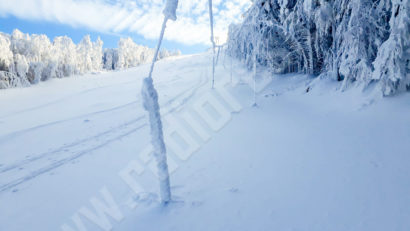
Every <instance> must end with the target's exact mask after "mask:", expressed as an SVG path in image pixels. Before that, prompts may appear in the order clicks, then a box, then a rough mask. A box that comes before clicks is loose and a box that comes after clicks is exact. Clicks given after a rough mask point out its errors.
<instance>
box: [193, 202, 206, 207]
mask: <svg viewBox="0 0 410 231" xmlns="http://www.w3.org/2000/svg"><path fill="white" fill-rule="evenodd" d="M203 204H204V202H202V201H192V202H191V207H195V208H197V207H200V206H202V205H203Z"/></svg>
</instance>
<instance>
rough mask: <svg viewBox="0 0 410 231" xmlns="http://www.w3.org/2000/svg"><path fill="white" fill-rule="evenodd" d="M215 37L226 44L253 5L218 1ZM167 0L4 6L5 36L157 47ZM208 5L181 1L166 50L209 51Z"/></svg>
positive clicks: (0, 20)
mask: <svg viewBox="0 0 410 231" xmlns="http://www.w3.org/2000/svg"><path fill="white" fill-rule="evenodd" d="M213 2H214V14H215V34H216V37H218V39H219V40H220V41H221V43H222V42H223V41H225V40H226V33H227V30H228V26H229V24H230V23H237V22H239V21H240V20H241V14H242V13H243V12H244V11H245V10H246V9H247V8H248V7H249V6H250V1H249V0H224V1H222V0H214V1H213ZM163 4H164V0H138V1H135V0H0V31H2V32H5V33H11V32H12V31H13V30H14V29H16V28H17V29H19V30H21V31H22V32H24V33H30V34H33V33H34V34H46V35H47V36H48V37H49V38H51V39H53V38H54V37H56V36H62V35H67V36H69V37H71V38H72V39H73V41H74V42H75V43H78V42H79V41H80V40H81V39H82V37H84V35H87V34H90V35H91V38H92V39H93V40H95V39H96V38H97V37H98V36H99V37H101V39H102V40H103V41H104V47H107V48H108V47H109V48H112V47H116V46H117V42H118V40H119V38H120V37H131V38H132V39H133V40H134V41H135V42H136V43H138V44H142V45H146V46H149V47H155V45H156V38H157V37H158V34H159V30H160V28H159V27H160V25H161V23H162V20H163V17H162V14H161V12H162V9H163ZM207 7H208V3H207V0H179V8H178V12H177V14H178V15H177V16H178V20H177V21H176V22H172V21H171V22H169V23H168V26H167V31H166V34H165V41H164V43H163V47H164V48H167V49H169V50H174V49H179V50H181V51H182V53H184V54H192V53H199V52H202V51H204V50H205V49H206V48H207V47H209V45H210V44H209V37H210V33H209V15H208V8H207Z"/></svg>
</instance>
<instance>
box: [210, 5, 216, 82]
mask: <svg viewBox="0 0 410 231" xmlns="http://www.w3.org/2000/svg"><path fill="white" fill-rule="evenodd" d="M209 20H210V24H211V43H212V88H214V83H215V40H214V15H213V13H212V0H209Z"/></svg>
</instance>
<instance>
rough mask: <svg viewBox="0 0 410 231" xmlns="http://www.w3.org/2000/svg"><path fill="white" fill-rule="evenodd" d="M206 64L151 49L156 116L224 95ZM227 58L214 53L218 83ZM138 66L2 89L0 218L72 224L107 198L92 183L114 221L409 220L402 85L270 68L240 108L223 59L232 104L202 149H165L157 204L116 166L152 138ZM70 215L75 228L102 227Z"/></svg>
mask: <svg viewBox="0 0 410 231" xmlns="http://www.w3.org/2000/svg"><path fill="white" fill-rule="evenodd" d="M210 64H211V56H210V55H209V54H202V55H194V56H182V57H179V58H172V59H166V60H162V61H160V62H158V65H157V66H156V67H157V69H156V70H155V71H154V75H153V78H154V84H155V86H156V88H157V90H158V93H159V100H160V105H161V113H162V115H163V117H164V118H167V117H169V116H170V115H172V116H175V117H176V118H177V120H178V121H181V117H180V115H181V114H182V113H183V112H184V111H189V112H190V111H192V110H193V109H192V108H194V105H195V103H196V102H197V101H198V100H200V99H201V97H203V96H206V95H207V94H213V95H214V96H215V97H216V99H219V100H221V99H222V98H221V97H220V96H219V95H218V94H217V92H216V90H211V89H210V88H211V80H210V76H211V66H210ZM224 64H225V65H224ZM230 69H231V68H230V61H229V59H228V58H226V59H225V58H224V57H223V56H222V57H220V59H219V64H218V66H217V69H216V77H215V79H216V85H217V86H218V84H219V85H221V82H222V81H225V82H226V80H228V82H229V81H230ZM147 73H148V66H146V65H144V66H140V67H137V68H132V69H129V70H125V71H118V72H107V73H100V74H89V75H84V76H78V77H72V78H66V79H53V80H50V81H48V82H44V83H40V84H38V85H35V86H32V87H30V88H19V89H7V90H2V91H0V190H1V192H0V230H7V231H21V230H61V226H62V225H63V224H67V226H70V227H72V228H73V230H80V229H78V228H76V226H75V224H74V222H73V220H72V216H73V215H74V214H77V212H78V211H79V209H81V208H82V207H86V208H89V210H90V211H92V212H94V211H95V210H94V209H93V208H92V205H91V203H90V201H89V200H90V198H92V197H96V198H98V199H100V200H101V201H104V200H103V199H102V198H103V197H102V196H101V193H100V190H101V189H102V188H105V189H107V190H108V191H109V192H110V194H111V196H112V198H113V200H114V201H115V203H116V204H118V208H119V210H120V211H121V215H122V219H121V221H119V222H118V221H116V220H115V219H112V218H108V221H109V223H110V225H111V226H112V229H113V230H187V231H188V230H306V231H312V230H323V231H329V230H340V231H345V230H358V231H363V230H369V231H370V230H371V231H375V230H380V231H385V230H409V229H410V219H408V218H409V217H410V181H409V175H410V151H409V150H410V149H409V141H410V95H409V94H408V93H407V94H401V95H398V96H395V97H388V98H383V99H380V98H377V97H375V96H373V95H372V94H371V92H361V91H360V90H359V89H354V88H353V89H351V90H348V91H345V92H341V91H340V90H337V89H338V88H339V87H340V85H338V84H337V83H335V82H331V81H326V80H317V79H316V80H315V79H312V78H310V77H308V76H303V75H286V76H274V77H272V82H271V83H270V84H269V85H268V86H267V87H266V88H264V90H262V91H261V92H259V93H258V99H257V101H258V107H251V106H250V105H252V103H253V93H252V87H251V86H250V85H248V84H246V83H247V82H251V80H250V79H249V78H250V77H251V76H252V74H251V73H250V72H248V71H246V70H244V69H243V68H241V65H240V64H239V63H237V62H235V61H234V62H233V83H234V85H235V86H234V87H232V86H230V84H228V85H227V87H226V89H227V90H228V91H229V92H230V93H231V94H232V95H233V96H234V98H235V99H236V100H237V101H238V102H240V103H241V105H242V110H241V111H240V112H237V113H232V115H231V116H232V119H231V120H229V122H227V123H226V126H224V127H223V128H222V129H221V130H219V131H217V132H215V131H212V130H211V129H210V128H209V127H205V130H206V132H207V133H208V134H209V135H210V139H209V140H208V141H207V142H205V141H203V140H202V139H201V138H200V137H199V136H194V139H195V140H197V142H198V143H199V144H200V148H199V150H198V151H197V152H195V153H193V154H192V155H191V156H189V158H187V159H186V160H181V159H180V158H178V157H177V156H176V155H175V154H174V153H172V152H171V151H169V157H170V158H171V159H173V160H174V161H175V162H176V164H177V166H178V168H177V169H176V170H175V171H174V172H173V174H172V175H171V186H172V193H173V198H174V202H172V203H171V204H169V205H168V206H166V207H161V206H160V204H159V202H158V197H157V196H156V193H157V191H158V190H157V180H156V177H155V176H154V175H153V174H152V172H151V170H150V169H149V167H148V166H145V165H143V164H142V165H143V166H144V172H143V174H142V175H140V176H136V177H135V179H136V180H137V181H138V182H139V183H140V184H141V185H142V186H143V187H144V189H145V190H146V193H144V194H141V195H139V196H136V195H135V194H134V193H133V191H132V190H131V189H130V187H129V186H128V185H127V184H126V183H125V182H124V181H123V179H121V177H120V176H119V174H118V173H119V172H120V171H121V170H122V169H124V168H125V167H127V165H128V164H129V163H130V161H132V160H137V161H139V162H140V163H142V162H141V160H140V158H139V154H140V153H141V151H142V150H144V148H146V146H147V145H148V144H149V140H150V136H149V127H148V126H147V117H146V114H145V112H144V110H143V108H142V103H141V97H140V87H141V83H142V78H143V77H145V75H146V74H147ZM259 74H260V75H265V78H266V77H268V76H266V74H264V73H263V72H260V73H259ZM268 78H269V77H268ZM308 87H309V91H308V92H307V88H308ZM224 105H225V106H226V104H224ZM193 115H196V114H193ZM196 117H198V115H196ZM196 119H198V118H196ZM182 124H183V121H182ZM185 125H186V124H185ZM202 125H204V124H203V123H202ZM169 126H170V124H169V123H167V122H165V123H164V128H165V130H166V129H167V127H169ZM165 141H166V143H167V140H165ZM130 204H133V205H136V207H135V208H131V207H130ZM79 217H80V219H81V221H82V223H84V226H85V228H86V230H101V228H100V227H99V226H97V225H96V224H94V223H93V222H91V221H90V220H89V219H86V218H85V217H84V216H83V215H79ZM108 217H109V216H108Z"/></svg>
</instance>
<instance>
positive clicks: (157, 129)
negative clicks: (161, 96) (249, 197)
mask: <svg viewBox="0 0 410 231" xmlns="http://www.w3.org/2000/svg"><path fill="white" fill-rule="evenodd" d="M177 7H178V0H167V3H166V6H165V9H164V11H163V14H164V22H163V23H162V29H161V34H160V37H159V41H158V46H157V49H156V51H155V55H154V58H153V60H152V64H151V68H150V71H149V75H148V77H146V78H145V79H144V81H143V84H142V89H141V94H142V100H143V104H144V109H145V110H146V111H147V112H148V116H149V122H150V127H151V143H152V146H153V148H154V157H155V160H156V162H157V168H158V177H159V189H160V196H161V201H162V203H164V204H167V203H168V202H170V201H171V188H170V183H169V172H168V164H167V156H166V148H165V142H164V135H163V132H162V122H161V114H160V109H159V104H158V93H157V91H156V90H155V88H154V85H153V81H152V72H153V71H154V65H155V62H156V61H157V57H158V52H159V49H160V47H161V43H162V39H163V37H164V33H165V28H166V24H167V21H168V19H171V20H173V21H175V20H176V19H177V17H176V9H177Z"/></svg>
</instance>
